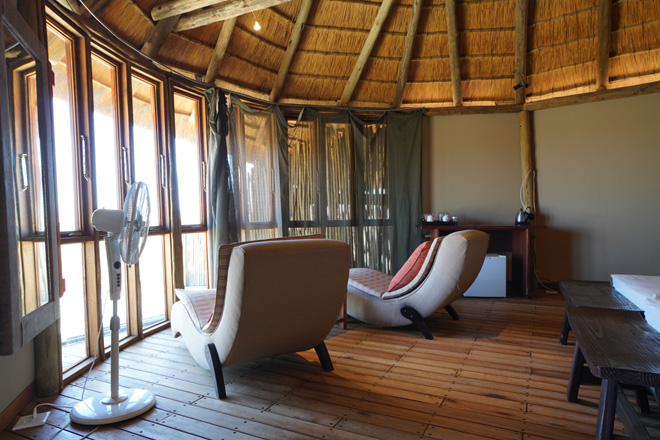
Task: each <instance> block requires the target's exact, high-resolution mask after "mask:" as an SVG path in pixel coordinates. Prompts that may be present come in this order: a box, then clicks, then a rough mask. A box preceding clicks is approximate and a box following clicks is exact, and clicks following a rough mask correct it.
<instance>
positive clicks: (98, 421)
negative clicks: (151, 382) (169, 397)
mask: <svg viewBox="0 0 660 440" xmlns="http://www.w3.org/2000/svg"><path fill="white" fill-rule="evenodd" d="M155 404H156V396H154V395H153V393H151V392H150V391H147V390H141V389H139V390H137V389H125V390H119V396H118V397H117V398H113V397H112V396H111V395H110V393H105V394H99V395H97V396H94V397H90V398H89V399H85V400H83V401H82V402H80V403H78V404H77V405H76V406H75V407H73V409H72V410H71V413H70V414H69V416H70V417H71V421H72V422H75V423H80V424H81V425H105V424H108V423H115V422H121V421H123V420H128V419H132V418H133V417H137V416H139V415H140V414H142V413H144V412H146V411H148V410H150V409H151V408H153V406H154V405H155Z"/></svg>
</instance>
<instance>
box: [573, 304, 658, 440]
mask: <svg viewBox="0 0 660 440" xmlns="http://www.w3.org/2000/svg"><path fill="white" fill-rule="evenodd" d="M567 316H568V321H569V323H570V326H571V329H572V330H573V333H574V334H575V340H576V344H575V356H574V359H573V367H572V369H571V376H570V378H569V382H568V390H567V392H566V398H567V400H568V401H569V402H576V401H577V396H578V391H579V388H580V381H581V375H582V367H583V365H584V362H585V361H586V362H587V364H588V366H589V371H590V372H591V373H592V374H593V375H594V376H596V377H598V378H600V379H601V391H600V403H599V405H598V419H597V424H596V439H611V438H612V430H613V427H614V417H615V413H618V414H619V418H620V419H621V421H622V422H623V425H624V426H625V428H626V431H627V432H628V435H629V436H630V437H631V438H636V439H638V438H639V439H647V438H650V437H649V435H648V432H647V431H646V429H645V428H644V425H643V424H642V423H641V421H640V420H639V417H638V415H637V413H636V411H635V409H634V408H633V406H632V405H631V404H630V402H629V401H628V398H627V397H626V396H625V395H624V394H623V391H621V389H620V387H619V385H620V384H622V383H623V384H629V385H636V386H639V387H638V388H637V389H636V392H637V398H638V402H639V401H640V399H646V394H645V393H646V391H645V388H646V387H656V386H658V385H660V333H659V332H657V331H656V330H655V329H654V328H653V327H651V326H650V325H648V323H647V322H646V320H645V319H644V318H643V317H642V316H641V315H640V314H639V312H636V311H631V310H616V309H595V308H590V307H569V308H568V309H567ZM641 393H644V394H643V395H642V394H641ZM617 397H620V398H617Z"/></svg>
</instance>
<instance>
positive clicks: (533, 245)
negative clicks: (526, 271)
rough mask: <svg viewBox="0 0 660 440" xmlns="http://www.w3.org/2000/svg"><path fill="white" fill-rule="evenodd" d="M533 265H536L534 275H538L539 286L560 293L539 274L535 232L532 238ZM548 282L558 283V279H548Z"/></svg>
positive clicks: (548, 291)
mask: <svg viewBox="0 0 660 440" xmlns="http://www.w3.org/2000/svg"><path fill="white" fill-rule="evenodd" d="M532 265H533V266H534V276H535V277H536V282H537V283H538V284H539V286H541V287H543V288H544V289H545V291H546V292H547V293H558V292H557V289H555V288H553V287H549V286H546V285H545V284H543V282H541V277H540V276H539V272H538V268H537V266H536V234H534V238H533V240H532ZM546 281H547V282H549V283H552V284H557V283H558V282H557V281H553V280H547V279H546Z"/></svg>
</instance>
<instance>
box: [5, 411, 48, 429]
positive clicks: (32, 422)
mask: <svg viewBox="0 0 660 440" xmlns="http://www.w3.org/2000/svg"><path fill="white" fill-rule="evenodd" d="M49 415H50V411H46V412H42V413H37V416H36V417H35V416H33V415H32V414H30V415H29V416H23V417H21V418H20V419H18V422H16V424H15V425H14V428H12V431H18V430H19V429H27V428H36V427H37V426H43V425H45V424H46V420H47V419H48V416H49Z"/></svg>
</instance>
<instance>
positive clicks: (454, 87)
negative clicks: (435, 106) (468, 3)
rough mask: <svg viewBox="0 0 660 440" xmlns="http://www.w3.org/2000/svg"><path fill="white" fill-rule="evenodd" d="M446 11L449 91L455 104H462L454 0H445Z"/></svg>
mask: <svg viewBox="0 0 660 440" xmlns="http://www.w3.org/2000/svg"><path fill="white" fill-rule="evenodd" d="M445 11H446V13H447V38H448V40H449V70H450V72H451V91H452V99H453V101H454V105H455V106H461V105H463V88H462V85H461V59H460V51H459V50H458V49H459V48H458V46H459V42H458V18H457V17H458V15H457V11H456V0H445Z"/></svg>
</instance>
